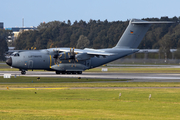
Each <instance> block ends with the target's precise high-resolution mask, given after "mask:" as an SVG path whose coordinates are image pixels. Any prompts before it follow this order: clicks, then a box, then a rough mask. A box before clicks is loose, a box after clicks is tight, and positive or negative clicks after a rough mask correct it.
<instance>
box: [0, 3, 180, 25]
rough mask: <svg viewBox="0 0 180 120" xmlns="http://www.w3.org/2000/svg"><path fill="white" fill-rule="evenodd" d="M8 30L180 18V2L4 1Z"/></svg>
mask: <svg viewBox="0 0 180 120" xmlns="http://www.w3.org/2000/svg"><path fill="white" fill-rule="evenodd" d="M0 3H1V7H0V22H3V23H4V27H5V28H7V27H22V19H24V26H26V27H30V26H38V25H39V24H40V23H42V22H46V23H47V22H50V21H55V20H56V21H65V22H67V21H68V20H70V21H71V23H73V22H74V21H75V20H77V21H80V20H83V21H86V22H88V21H89V20H90V19H93V20H101V21H104V20H106V19H107V20H108V21H109V22H111V21H118V20H119V21H126V20H127V19H132V18H138V19H142V18H161V17H163V16H168V17H169V18H172V17H174V16H176V17H179V16H180V7H179V6H180V0H0Z"/></svg>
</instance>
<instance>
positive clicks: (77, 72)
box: [56, 71, 82, 74]
mask: <svg viewBox="0 0 180 120" xmlns="http://www.w3.org/2000/svg"><path fill="white" fill-rule="evenodd" d="M56 74H82V71H56Z"/></svg>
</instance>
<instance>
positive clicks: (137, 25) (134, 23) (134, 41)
mask: <svg viewBox="0 0 180 120" xmlns="http://www.w3.org/2000/svg"><path fill="white" fill-rule="evenodd" d="M152 23H173V22H171V21H144V20H139V19H132V20H130V22H129V25H128V27H127V28H126V30H125V32H124V33H123V35H122V37H121V38H120V40H119V42H118V43H117V45H116V46H115V48H137V47H138V46H139V44H140V42H141V41H142V39H143V37H144V36H145V34H146V32H147V31H148V29H149V27H150V26H151V24H152Z"/></svg>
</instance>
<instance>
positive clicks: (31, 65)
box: [28, 60, 33, 69]
mask: <svg viewBox="0 0 180 120" xmlns="http://www.w3.org/2000/svg"><path fill="white" fill-rule="evenodd" d="M28 68H29V69H31V68H33V61H32V60H29V66H28Z"/></svg>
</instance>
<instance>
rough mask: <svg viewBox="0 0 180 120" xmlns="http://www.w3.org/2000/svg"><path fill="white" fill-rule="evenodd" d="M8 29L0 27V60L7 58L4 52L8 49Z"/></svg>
mask: <svg viewBox="0 0 180 120" xmlns="http://www.w3.org/2000/svg"><path fill="white" fill-rule="evenodd" d="M8 32H9V31H6V30H3V29H0V43H1V44H0V60H5V57H4V53H5V52H7V51H8V46H7V42H6V39H7V37H8Z"/></svg>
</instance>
